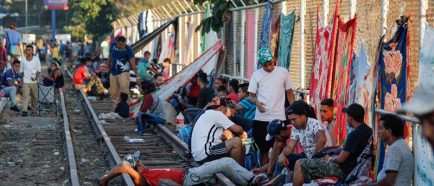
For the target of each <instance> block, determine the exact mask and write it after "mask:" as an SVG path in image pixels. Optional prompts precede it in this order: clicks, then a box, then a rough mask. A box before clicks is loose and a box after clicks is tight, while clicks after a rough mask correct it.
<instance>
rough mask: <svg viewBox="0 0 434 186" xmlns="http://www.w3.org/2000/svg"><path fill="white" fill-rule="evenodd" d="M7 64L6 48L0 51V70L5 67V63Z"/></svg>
mask: <svg viewBox="0 0 434 186" xmlns="http://www.w3.org/2000/svg"><path fill="white" fill-rule="evenodd" d="M7 62H8V59H7V54H6V48H1V49H0V70H3V69H4V68H5V67H6V63H7Z"/></svg>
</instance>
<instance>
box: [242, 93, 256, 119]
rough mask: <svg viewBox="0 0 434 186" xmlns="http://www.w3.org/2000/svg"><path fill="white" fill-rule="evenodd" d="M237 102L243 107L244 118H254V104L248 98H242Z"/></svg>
mask: <svg viewBox="0 0 434 186" xmlns="http://www.w3.org/2000/svg"><path fill="white" fill-rule="evenodd" d="M238 104H239V105H240V106H241V107H243V112H244V118H246V119H250V120H253V119H255V111H256V105H255V104H253V103H252V102H251V101H250V100H249V99H247V98H243V99H241V101H240V102H238Z"/></svg>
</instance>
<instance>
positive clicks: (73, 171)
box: [59, 89, 80, 186]
mask: <svg viewBox="0 0 434 186" xmlns="http://www.w3.org/2000/svg"><path fill="white" fill-rule="evenodd" d="M59 93H60V104H61V107H62V115H63V129H64V130H63V131H64V133H65V143H66V152H67V158H68V163H69V173H70V176H71V178H70V179H71V185H72V186H79V185H80V182H79V181H78V174H77V164H76V160H75V153H74V146H73V144H72V138H71V131H70V130H69V121H68V114H67V112H66V105H65V96H64V94H63V91H62V89H59Z"/></svg>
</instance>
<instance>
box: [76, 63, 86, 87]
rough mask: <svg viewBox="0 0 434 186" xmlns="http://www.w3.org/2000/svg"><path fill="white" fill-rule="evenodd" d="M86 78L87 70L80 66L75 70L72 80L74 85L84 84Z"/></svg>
mask: <svg viewBox="0 0 434 186" xmlns="http://www.w3.org/2000/svg"><path fill="white" fill-rule="evenodd" d="M86 76H89V75H88V74H87V70H86V67H85V66H84V65H80V66H79V67H78V68H77V70H75V73H74V76H73V79H74V84H83V83H84V78H85V77H86Z"/></svg>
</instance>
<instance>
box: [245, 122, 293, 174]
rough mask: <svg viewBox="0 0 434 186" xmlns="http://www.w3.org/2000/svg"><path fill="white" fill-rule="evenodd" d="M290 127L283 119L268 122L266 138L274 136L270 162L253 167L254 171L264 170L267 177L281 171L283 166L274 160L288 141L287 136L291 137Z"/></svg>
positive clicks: (268, 139) (269, 138)
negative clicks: (277, 164)
mask: <svg viewBox="0 0 434 186" xmlns="http://www.w3.org/2000/svg"><path fill="white" fill-rule="evenodd" d="M292 127H293V126H292V125H285V123H284V122H283V121H281V120H278V119H275V120H273V121H271V122H270V123H269V124H268V126H267V136H266V140H267V141H270V140H271V139H273V138H274V144H273V148H272V149H271V154H270V162H268V163H267V164H265V165H263V166H262V167H260V168H256V169H254V170H253V171H254V172H256V173H261V172H266V173H267V175H268V177H272V176H275V175H277V174H278V173H280V172H281V171H282V169H283V167H280V166H276V162H278V161H277V160H278V157H279V154H280V153H281V152H282V150H283V148H285V147H286V145H287V143H289V142H290V140H289V138H290V137H291V129H292ZM297 146H298V147H299V144H297ZM300 149H301V148H300Z"/></svg>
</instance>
